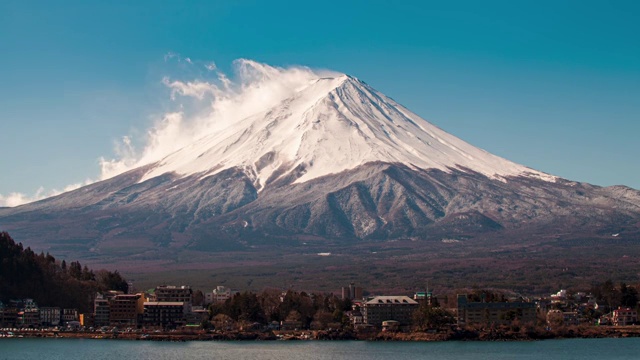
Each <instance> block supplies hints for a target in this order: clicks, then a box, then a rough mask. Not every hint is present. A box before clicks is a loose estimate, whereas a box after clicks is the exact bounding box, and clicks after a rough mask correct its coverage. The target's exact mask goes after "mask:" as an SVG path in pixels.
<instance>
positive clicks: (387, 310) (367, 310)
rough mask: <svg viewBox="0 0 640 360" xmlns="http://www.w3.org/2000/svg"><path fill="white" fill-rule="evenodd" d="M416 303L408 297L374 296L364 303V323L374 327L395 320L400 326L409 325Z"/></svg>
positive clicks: (416, 306)
mask: <svg viewBox="0 0 640 360" xmlns="http://www.w3.org/2000/svg"><path fill="white" fill-rule="evenodd" d="M418 306H419V305H418V302H417V301H415V300H413V299H412V298H410V297H408V296H376V297H374V298H373V299H371V300H369V301H367V302H365V303H364V305H363V308H362V310H363V311H362V314H363V316H364V322H365V323H367V324H370V325H374V326H376V327H380V326H382V322H383V321H387V320H395V321H397V322H398V323H399V324H400V325H401V326H404V325H410V324H411V321H412V318H413V312H414V311H415V310H416V309H417V308H418Z"/></svg>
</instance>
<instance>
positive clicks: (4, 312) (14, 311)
mask: <svg viewBox="0 0 640 360" xmlns="http://www.w3.org/2000/svg"><path fill="white" fill-rule="evenodd" d="M17 322H18V308H17V307H15V306H11V305H5V306H3V307H2V308H0V326H2V327H15V326H16V325H17Z"/></svg>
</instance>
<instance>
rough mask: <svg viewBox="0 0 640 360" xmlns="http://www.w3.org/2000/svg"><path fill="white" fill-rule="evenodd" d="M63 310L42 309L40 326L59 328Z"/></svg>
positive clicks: (53, 308) (54, 308)
mask: <svg viewBox="0 0 640 360" xmlns="http://www.w3.org/2000/svg"><path fill="white" fill-rule="evenodd" d="M61 317H62V310H61V309H60V308H59V307H41V308H40V325H42V326H58V325H60V318H61Z"/></svg>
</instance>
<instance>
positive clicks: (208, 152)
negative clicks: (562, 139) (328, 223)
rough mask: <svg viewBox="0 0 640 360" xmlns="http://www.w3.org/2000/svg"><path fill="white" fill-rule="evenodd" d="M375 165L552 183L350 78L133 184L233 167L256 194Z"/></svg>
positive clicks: (206, 141) (332, 80)
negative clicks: (285, 180) (278, 184)
mask: <svg viewBox="0 0 640 360" xmlns="http://www.w3.org/2000/svg"><path fill="white" fill-rule="evenodd" d="M373 161H378V162H389V163H402V164H405V165H407V166H409V167H411V168H421V169H431V168H435V169H440V170H443V171H450V170H451V169H463V170H465V169H469V170H472V171H475V172H478V173H481V174H484V175H486V176H488V177H490V178H494V179H499V180H503V181H505V180H506V179H505V178H506V177H508V176H531V177H535V178H539V179H542V180H545V181H555V180H556V177H554V176H551V175H548V174H545V173H542V172H539V171H535V170H532V169H530V168H527V167H525V166H522V165H519V164H516V163H513V162H510V161H508V160H505V159H503V158H500V157H498V156H495V155H492V154H490V153H488V152H486V151H484V150H481V149H478V148H476V147H474V146H472V145H470V144H468V143H466V142H464V141H462V140H460V139H458V138H456V137H454V136H452V135H450V134H448V133H446V132H444V131H443V130H441V129H439V128H438V127H436V126H434V125H432V124H430V123H429V122H427V121H426V120H423V119H422V118H420V117H419V116H417V115H416V114H414V113H412V112H410V111H409V110H407V109H406V108H404V107H402V106H401V105H399V104H398V103H396V102H395V101H394V100H392V99H390V98H388V97H386V96H385V95H383V94H381V93H379V92H377V91H376V90H374V89H372V88H371V87H370V86H368V85H367V84H365V83H363V82H361V81H359V80H358V79H355V78H353V77H350V76H347V75H342V76H336V77H326V78H318V79H314V80H312V81H310V82H309V84H308V86H306V87H305V88H303V89H301V90H300V91H298V92H297V93H296V94H295V95H294V96H292V97H290V98H288V99H286V100H284V101H282V102H281V103H280V104H278V105H277V106H275V107H272V108H271V109H269V110H267V111H264V112H260V113H257V114H255V115H252V116H249V117H247V118H245V119H244V120H242V121H239V122H236V123H234V124H231V125H230V126H227V127H226V128H223V129H219V130H218V131H216V132H215V133H211V134H205V135H204V136H203V137H202V138H200V139H199V140H197V141H195V142H193V143H192V144H190V145H188V146H186V147H184V148H182V149H180V150H178V151H176V152H174V153H172V154H170V155H168V156H166V157H165V158H164V159H162V160H161V161H159V162H158V163H157V164H155V166H154V167H153V168H152V170H150V171H149V172H147V173H146V175H145V176H144V177H143V178H142V179H141V180H140V181H145V180H147V179H150V178H153V177H156V176H159V175H161V174H164V173H167V172H175V173H177V174H180V175H185V176H186V175H192V174H202V175H203V176H210V175H214V174H217V173H219V172H221V171H222V170H224V169H229V168H233V167H239V168H241V169H243V170H244V171H245V173H246V174H247V175H248V176H249V177H250V178H251V179H253V180H254V184H255V186H256V188H258V189H260V190H261V189H263V188H264V187H265V186H266V185H267V184H268V183H270V182H272V181H274V180H276V179H278V178H280V177H283V176H287V175H291V174H294V175H295V177H296V180H295V182H296V183H302V182H306V181H308V180H311V179H315V178H318V177H321V176H324V175H328V174H336V173H340V172H343V171H345V170H349V169H353V168H356V167H358V166H360V165H363V164H366V163H369V162H373Z"/></svg>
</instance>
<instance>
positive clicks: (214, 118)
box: [100, 53, 340, 179]
mask: <svg viewBox="0 0 640 360" xmlns="http://www.w3.org/2000/svg"><path fill="white" fill-rule="evenodd" d="M170 60H174V61H177V62H178V63H179V65H180V66H179V67H180V68H181V69H184V68H185V66H188V71H187V72H188V74H189V77H190V78H188V79H181V78H179V77H176V76H174V77H170V76H166V77H164V78H163V79H162V83H163V84H164V85H165V86H166V88H167V89H168V90H169V92H170V99H171V102H172V103H171V104H170V108H173V110H171V111H169V112H167V113H165V114H163V115H161V116H159V117H158V119H157V121H156V122H155V124H154V125H153V126H152V127H151V128H150V129H149V130H148V131H147V132H146V135H145V138H144V139H142V141H141V143H142V146H141V147H140V148H141V150H140V151H137V150H136V149H134V148H133V147H132V146H131V139H130V138H128V137H125V138H124V139H123V141H121V142H120V143H119V144H118V145H117V146H116V151H115V152H116V157H115V158H111V159H108V158H101V159H100V164H101V169H102V175H101V179H107V178H110V177H113V176H115V175H118V174H121V173H123V172H125V171H127V170H130V169H133V168H136V167H139V166H142V165H146V164H150V163H153V162H156V161H160V160H162V159H163V158H164V157H165V156H167V155H169V154H171V153H172V152H174V151H177V150H179V149H181V148H183V147H185V146H187V145H189V144H191V143H193V142H195V141H196V140H198V139H200V138H202V137H204V136H206V135H209V134H214V133H216V132H217V131H219V130H220V129H223V128H225V127H228V126H230V125H231V124H234V123H236V122H237V121H240V120H242V119H245V118H247V117H248V116H251V115H254V114H257V113H259V112H262V111H266V110H268V109H270V108H272V107H274V106H276V105H277V104H278V103H280V102H281V101H283V100H285V99H287V98H289V97H291V96H292V95H294V94H295V93H296V92H298V91H300V90H301V89H302V88H305V87H307V86H309V84H310V83H312V82H314V81H317V80H318V79H319V78H321V77H326V76H336V75H340V74H339V73H336V72H333V71H328V70H312V69H309V68H307V67H302V66H291V67H287V68H281V67H274V66H270V65H267V64H263V63H259V62H256V61H253V60H247V59H238V60H236V61H234V63H233V69H234V71H233V74H231V76H227V74H225V73H223V72H222V71H220V70H219V69H218V68H217V66H216V65H215V64H214V63H212V62H200V61H196V60H192V59H190V58H182V57H181V56H180V55H178V54H175V53H169V54H167V55H166V56H165V61H170ZM185 63H187V65H185ZM193 68H196V69H201V70H202V69H203V68H204V69H206V70H207V71H206V72H204V73H203V72H198V71H196V70H193ZM191 70H193V71H191ZM194 74H196V75H195V78H194ZM122 149H126V151H122Z"/></svg>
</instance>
